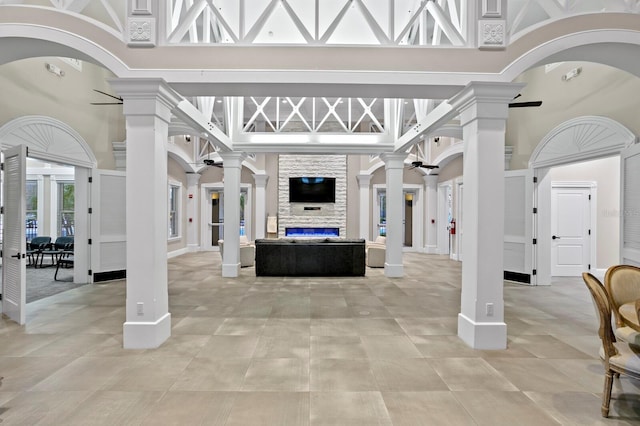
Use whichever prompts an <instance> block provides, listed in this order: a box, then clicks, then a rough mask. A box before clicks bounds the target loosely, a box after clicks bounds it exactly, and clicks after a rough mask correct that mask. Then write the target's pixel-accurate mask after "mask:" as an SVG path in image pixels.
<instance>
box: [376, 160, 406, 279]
mask: <svg viewBox="0 0 640 426" xmlns="http://www.w3.org/2000/svg"><path fill="white" fill-rule="evenodd" d="M406 157H407V154H406V153H405V152H403V153H391V154H382V155H381V156H380V158H381V159H382V161H384V165H385V170H386V172H387V239H386V250H385V262H384V274H385V276H387V277H401V276H402V275H403V274H404V267H403V265H402V244H403V241H402V233H403V227H404V225H403V224H402V212H403V210H404V197H403V194H402V183H403V182H402V180H403V176H402V175H403V171H404V159H405V158H406Z"/></svg>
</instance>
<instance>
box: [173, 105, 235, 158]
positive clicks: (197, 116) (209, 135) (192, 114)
mask: <svg viewBox="0 0 640 426" xmlns="http://www.w3.org/2000/svg"><path fill="white" fill-rule="evenodd" d="M173 113H174V114H175V116H176V117H178V118H179V119H181V120H182V121H184V122H185V123H187V124H189V125H190V126H192V127H193V128H194V129H195V130H196V131H197V132H199V133H200V134H201V135H202V136H203V137H205V138H206V139H209V140H212V141H213V142H214V143H215V144H216V145H217V146H218V148H219V149H220V150H221V151H233V143H232V142H231V139H229V137H228V136H227V135H226V134H225V133H224V132H223V131H222V130H220V129H219V128H218V127H217V126H216V125H215V124H213V123H212V122H211V121H209V120H208V119H207V117H205V116H204V114H202V113H201V112H200V110H198V108H196V107H195V106H193V104H191V102H189V101H188V100H186V99H183V100H182V101H180V102H179V103H178V105H177V106H176V107H175V108H174V109H173Z"/></svg>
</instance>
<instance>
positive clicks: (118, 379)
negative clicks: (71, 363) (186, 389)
mask: <svg viewBox="0 0 640 426" xmlns="http://www.w3.org/2000/svg"><path fill="white" fill-rule="evenodd" d="M190 362H191V359H190V358H167V357H155V356H153V355H150V354H149V355H146V356H142V357H137V358H133V359H132V360H130V361H129V362H128V363H127V366H126V368H125V369H123V370H122V371H120V372H119V373H117V374H115V375H114V376H113V377H112V378H111V379H109V380H108V381H107V382H106V383H105V385H104V387H103V389H104V390H112V391H130V392H140V391H166V390H169V388H170V387H171V386H172V385H173V384H174V383H175V382H176V380H178V378H179V377H182V375H183V374H184V371H185V369H186V368H187V365H189V363H190Z"/></svg>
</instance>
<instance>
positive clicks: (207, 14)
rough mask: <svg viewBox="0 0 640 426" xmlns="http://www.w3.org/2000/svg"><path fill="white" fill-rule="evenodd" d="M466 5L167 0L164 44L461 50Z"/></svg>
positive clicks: (417, 0)
mask: <svg viewBox="0 0 640 426" xmlns="http://www.w3.org/2000/svg"><path fill="white" fill-rule="evenodd" d="M472 1H474V0H472ZM466 6H467V0H335V1H327V0H167V10H166V14H167V21H166V22H167V30H166V32H167V34H168V35H167V43H169V44H218V43H230V44H245V45H246V44H307V45H344V44H364V45H449V46H465V45H466V44H467V8H466Z"/></svg>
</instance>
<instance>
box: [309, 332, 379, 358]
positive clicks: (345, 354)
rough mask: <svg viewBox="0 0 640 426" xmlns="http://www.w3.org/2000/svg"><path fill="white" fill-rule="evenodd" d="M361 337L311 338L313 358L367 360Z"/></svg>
mask: <svg viewBox="0 0 640 426" xmlns="http://www.w3.org/2000/svg"><path fill="white" fill-rule="evenodd" d="M366 357H367V353H366V351H365V350H364V346H363V345H362V340H360V336H311V358H314V359H321V358H325V359H327V358H351V359H353V358H366Z"/></svg>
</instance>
